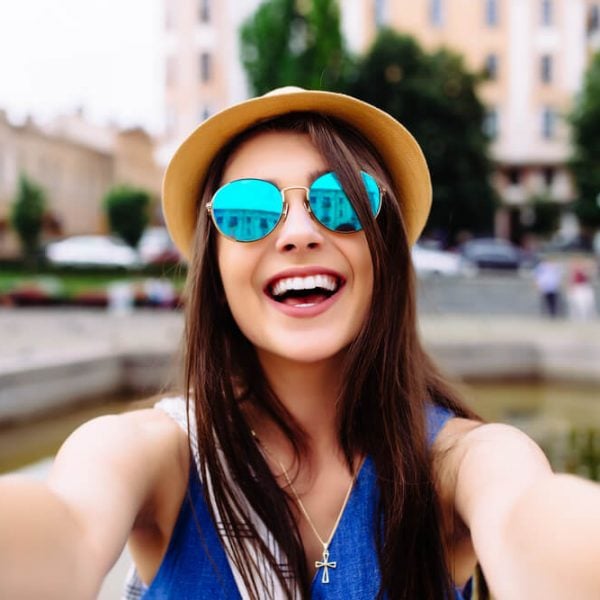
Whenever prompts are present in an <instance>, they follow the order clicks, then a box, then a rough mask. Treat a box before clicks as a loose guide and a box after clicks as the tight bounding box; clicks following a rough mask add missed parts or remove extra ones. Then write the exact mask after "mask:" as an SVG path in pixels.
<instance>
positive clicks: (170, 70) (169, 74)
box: [165, 56, 177, 86]
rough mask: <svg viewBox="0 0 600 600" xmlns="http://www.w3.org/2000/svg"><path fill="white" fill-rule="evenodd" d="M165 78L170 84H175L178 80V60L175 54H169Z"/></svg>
mask: <svg viewBox="0 0 600 600" xmlns="http://www.w3.org/2000/svg"><path fill="white" fill-rule="evenodd" d="M165 79H166V82H167V85H168V86H172V85H175V83H176V81H177V61H176V60H175V57H174V56H167V62H166V65H165Z"/></svg>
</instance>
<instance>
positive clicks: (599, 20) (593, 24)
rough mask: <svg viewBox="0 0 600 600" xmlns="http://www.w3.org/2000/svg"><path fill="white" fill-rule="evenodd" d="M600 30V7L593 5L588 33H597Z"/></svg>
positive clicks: (589, 17) (589, 16)
mask: <svg viewBox="0 0 600 600" xmlns="http://www.w3.org/2000/svg"><path fill="white" fill-rule="evenodd" d="M598 29H600V6H598V4H593V5H592V6H591V7H590V12H589V15H588V33H590V34H591V33H596V31H598Z"/></svg>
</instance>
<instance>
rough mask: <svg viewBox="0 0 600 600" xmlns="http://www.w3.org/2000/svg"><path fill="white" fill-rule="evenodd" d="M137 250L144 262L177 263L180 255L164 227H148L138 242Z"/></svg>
mask: <svg viewBox="0 0 600 600" xmlns="http://www.w3.org/2000/svg"><path fill="white" fill-rule="evenodd" d="M138 252H139V254H140V258H141V259H142V262H144V263H145V264H164V263H177V262H179V261H180V260H181V255H180V254H179V252H178V251H177V248H176V247H175V244H173V242H172V240H171V236H170V235H169V232H168V231H167V230H166V229H165V228H164V227H148V229H146V231H144V234H143V235H142V238H141V240H140V243H139V244H138Z"/></svg>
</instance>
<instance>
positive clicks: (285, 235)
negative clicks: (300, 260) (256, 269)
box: [275, 187, 323, 252]
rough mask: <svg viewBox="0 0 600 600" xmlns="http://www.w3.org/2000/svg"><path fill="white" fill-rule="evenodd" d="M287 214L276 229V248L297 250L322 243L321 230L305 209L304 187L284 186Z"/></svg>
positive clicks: (285, 250) (306, 199) (306, 202)
mask: <svg viewBox="0 0 600 600" xmlns="http://www.w3.org/2000/svg"><path fill="white" fill-rule="evenodd" d="M283 194H284V195H285V199H286V202H287V215H286V217H285V219H284V220H283V222H282V223H281V224H280V226H279V227H278V228H277V230H276V232H275V233H276V235H277V240H276V247H277V250H279V251H281V252H294V251H295V252H298V251H303V250H311V249H316V248H318V247H319V246H320V245H321V244H322V243H323V232H322V231H321V228H320V227H319V225H318V223H317V222H316V221H315V220H314V219H313V218H312V217H311V216H310V214H309V212H308V210H307V204H308V198H307V194H308V191H307V190H306V188H301V187H298V188H286V189H285V190H284V191H283Z"/></svg>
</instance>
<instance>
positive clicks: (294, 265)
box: [217, 132, 373, 363]
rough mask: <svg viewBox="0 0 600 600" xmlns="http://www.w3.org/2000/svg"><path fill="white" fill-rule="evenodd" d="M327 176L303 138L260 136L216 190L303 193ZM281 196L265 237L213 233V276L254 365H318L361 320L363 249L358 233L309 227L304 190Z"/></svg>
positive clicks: (233, 161) (366, 270)
mask: <svg viewBox="0 0 600 600" xmlns="http://www.w3.org/2000/svg"><path fill="white" fill-rule="evenodd" d="M328 170H329V167H328V165H327V162H326V161H325V159H324V158H323V157H322V156H321V154H320V153H319V152H318V151H317V150H316V148H315V147H314V146H313V144H312V142H311V141H310V139H309V137H308V136H307V135H304V134H300V133H294V132H267V133H261V134H257V135H256V136H255V137H253V138H251V139H249V140H248V141H246V142H244V143H243V144H242V145H241V146H240V147H239V148H238V149H237V150H236V151H235V152H234V153H233V154H232V156H231V157H230V159H229V161H228V163H227V166H226V168H225V171H224V174H223V181H222V182H221V184H225V183H228V182H230V181H233V180H236V179H242V178H259V179H265V180H269V181H271V182H273V183H275V184H276V185H277V187H279V188H285V187H288V186H306V187H308V186H310V184H311V183H312V181H314V179H315V178H316V177H317V176H318V175H319V174H321V173H323V172H326V171H328ZM285 197H286V200H287V203H288V213H287V217H286V218H285V220H283V221H281V222H280V223H279V224H278V225H277V228H276V229H275V230H274V231H273V232H272V233H270V234H269V235H268V236H267V237H265V238H263V239H261V240H259V241H256V242H250V243H241V242H236V241H233V240H230V239H228V238H225V237H223V236H222V235H218V241H217V255H218V263H219V270H220V273H221V278H222V281H223V287H224V289H225V296H226V298H227V302H228V304H229V307H230V309H231V312H232V314H233V317H234V319H235V321H236V323H237V324H238V326H239V328H240V330H241V331H242V333H243V334H244V335H245V336H246V337H247V338H248V340H250V342H251V343H252V344H253V345H254V346H255V347H256V349H257V351H258V354H259V356H260V357H261V359H262V360H264V359H265V358H267V357H268V356H269V355H272V356H277V357H281V358H287V359H289V360H293V361H299V362H306V363H309V362H317V361H322V360H325V359H327V358H331V357H333V356H335V355H337V354H338V353H339V352H340V351H341V350H343V349H344V348H345V347H347V346H348V344H349V343H350V342H351V341H352V340H353V339H354V338H355V337H356V336H357V334H358V331H359V329H360V327H361V324H362V323H363V321H364V319H365V317H366V314H367V311H368V309H369V305H370V302H371V294H372V289H373V267H372V262H371V256H370V252H369V247H368V245H367V241H366V238H365V235H364V232H362V231H360V232H357V233H350V234H344V233H334V232H331V231H329V230H328V229H326V228H325V227H323V226H322V225H320V224H319V223H317V222H316V221H315V220H314V219H313V218H312V217H311V216H310V215H309V213H308V212H307V211H306V209H305V207H304V201H305V199H306V193H305V191H304V190H301V189H292V190H287V191H286V192H285ZM291 287H293V288H297V287H302V288H304V289H302V290H295V289H290V288H291ZM329 288H333V289H329Z"/></svg>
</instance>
